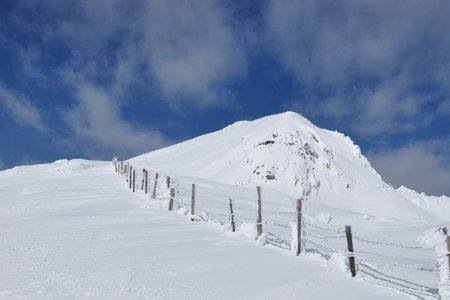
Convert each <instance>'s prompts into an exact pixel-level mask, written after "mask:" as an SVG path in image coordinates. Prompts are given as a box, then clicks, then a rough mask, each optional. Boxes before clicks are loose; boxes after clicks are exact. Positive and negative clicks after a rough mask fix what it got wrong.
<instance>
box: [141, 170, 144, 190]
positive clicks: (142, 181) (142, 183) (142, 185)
mask: <svg viewBox="0 0 450 300" xmlns="http://www.w3.org/2000/svg"><path fill="white" fill-rule="evenodd" d="M144 182H145V169H142V180H141V191H143V190H144Z"/></svg>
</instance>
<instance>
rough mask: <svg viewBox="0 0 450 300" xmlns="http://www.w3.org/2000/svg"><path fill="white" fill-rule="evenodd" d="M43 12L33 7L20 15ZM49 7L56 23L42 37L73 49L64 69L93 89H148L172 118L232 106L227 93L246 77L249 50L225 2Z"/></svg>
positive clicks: (96, 3)
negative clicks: (104, 85) (185, 111)
mask: <svg viewBox="0 0 450 300" xmlns="http://www.w3.org/2000/svg"><path fill="white" fill-rule="evenodd" d="M39 7H41V4H36V3H35V2H33V1H31V4H28V5H25V8H22V9H24V10H25V9H29V10H31V9H32V8H34V9H37V10H38V11H39ZM44 7H45V10H46V11H45V13H44V14H46V15H50V17H51V18H49V19H52V20H53V21H52V22H48V24H47V25H48V26H45V27H43V28H44V31H43V32H42V35H43V36H45V40H46V41H47V42H55V41H56V42H57V43H62V44H65V45H66V46H67V48H65V49H66V50H67V49H69V50H68V51H69V56H68V57H69V59H68V60H67V61H66V62H65V64H64V65H62V67H63V68H64V69H65V68H67V67H69V68H71V69H73V70H74V71H75V72H77V73H78V72H83V73H84V75H85V77H86V78H89V79H90V80H91V81H94V80H99V79H101V80H102V82H105V81H106V82H109V83H111V82H110V81H111V80H113V81H114V82H113V84H114V85H115V87H116V88H119V89H124V88H125V89H126V87H127V86H128V84H133V83H134V84H136V83H139V84H142V85H144V86H145V85H147V86H148V87H149V88H151V89H156V90H158V91H159V93H160V95H161V99H162V100H163V101H165V102H166V103H167V104H168V105H169V106H170V107H171V108H173V109H174V110H179V109H180V108H184V107H185V105H188V106H189V110H191V111H192V110H202V109H204V108H207V107H210V106H230V101H232V100H233V95H232V92H231V91H230V90H229V89H228V88H227V86H228V85H229V84H231V83H233V82H234V81H235V80H237V79H240V78H243V77H245V76H246V72H247V65H246V55H245V48H244V46H243V45H241V43H240V39H239V38H238V36H239V31H238V30H237V28H235V26H234V25H233V22H232V20H231V16H230V12H229V10H227V8H226V7H225V5H224V4H223V3H221V2H220V1H204V2H197V1H194V2H186V1H181V2H180V1H136V2H133V1H124V0H113V1H104V0H100V1H85V0H83V1H73V2H70V4H66V5H64V6H61V5H60V3H58V2H53V1H50V2H46V4H45V5H44ZM41 9H42V8H41ZM74 16H76V17H74ZM43 22H46V21H45V20H43ZM27 69H31V68H30V67H29V66H27Z"/></svg>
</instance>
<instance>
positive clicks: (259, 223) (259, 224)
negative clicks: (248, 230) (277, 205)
mask: <svg viewBox="0 0 450 300" xmlns="http://www.w3.org/2000/svg"><path fill="white" fill-rule="evenodd" d="M256 191H257V194H258V204H257V210H258V216H257V218H256V231H257V233H258V238H259V237H260V236H261V234H262V211H261V187H260V186H257V187H256Z"/></svg>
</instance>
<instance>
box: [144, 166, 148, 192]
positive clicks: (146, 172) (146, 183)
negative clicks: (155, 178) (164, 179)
mask: <svg viewBox="0 0 450 300" xmlns="http://www.w3.org/2000/svg"><path fill="white" fill-rule="evenodd" d="M144 189H145V194H147V193H148V171H147V170H145V173H144Z"/></svg>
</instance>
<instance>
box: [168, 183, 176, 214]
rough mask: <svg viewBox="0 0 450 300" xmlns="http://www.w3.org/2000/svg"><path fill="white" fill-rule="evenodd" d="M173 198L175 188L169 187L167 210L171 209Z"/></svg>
mask: <svg viewBox="0 0 450 300" xmlns="http://www.w3.org/2000/svg"><path fill="white" fill-rule="evenodd" d="M174 198H175V189H174V188H171V189H170V200H169V210H172V209H173V200H174Z"/></svg>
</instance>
